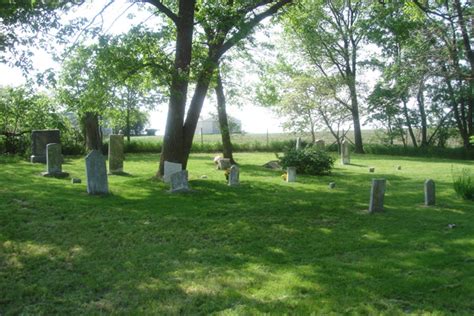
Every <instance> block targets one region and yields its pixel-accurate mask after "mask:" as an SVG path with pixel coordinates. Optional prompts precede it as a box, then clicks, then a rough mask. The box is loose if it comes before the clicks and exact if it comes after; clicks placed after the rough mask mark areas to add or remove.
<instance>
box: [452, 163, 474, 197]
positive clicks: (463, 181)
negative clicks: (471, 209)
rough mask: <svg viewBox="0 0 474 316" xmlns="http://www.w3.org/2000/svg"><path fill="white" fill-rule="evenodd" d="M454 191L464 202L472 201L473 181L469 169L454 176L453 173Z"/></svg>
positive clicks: (473, 192) (473, 194)
mask: <svg viewBox="0 0 474 316" xmlns="http://www.w3.org/2000/svg"><path fill="white" fill-rule="evenodd" d="M453 187H454V191H456V193H457V194H458V195H459V196H460V197H462V198H463V199H464V200H471V201H474V181H472V178H471V172H470V171H469V169H466V168H464V169H462V170H461V172H460V173H458V174H457V175H454V172H453Z"/></svg>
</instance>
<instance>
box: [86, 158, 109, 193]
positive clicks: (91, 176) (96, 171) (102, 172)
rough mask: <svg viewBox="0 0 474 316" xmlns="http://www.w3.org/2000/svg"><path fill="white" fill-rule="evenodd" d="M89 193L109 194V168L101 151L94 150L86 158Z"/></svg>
mask: <svg viewBox="0 0 474 316" xmlns="http://www.w3.org/2000/svg"><path fill="white" fill-rule="evenodd" d="M86 178H87V193H89V194H108V193H109V183H108V179H107V166H106V164H105V158H104V156H103V155H102V153H101V152H100V151H99V150H92V151H91V152H90V153H89V154H88V155H87V157H86Z"/></svg>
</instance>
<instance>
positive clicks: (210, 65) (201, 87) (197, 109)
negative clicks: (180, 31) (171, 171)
mask: <svg viewBox="0 0 474 316" xmlns="http://www.w3.org/2000/svg"><path fill="white" fill-rule="evenodd" d="M209 56H212V52H210V53H209ZM203 67H204V68H203V69H202V70H201V72H200V74H199V77H198V80H197V84H196V88H195V90H194V95H193V99H192V100H191V104H190V105H189V110H188V113H187V114H186V121H185V122H184V130H183V136H184V147H183V149H184V152H183V160H182V161H183V162H182V163H183V168H186V166H187V163H188V158H189V154H190V153H191V147H192V146H193V138H194V133H195V132H196V126H197V122H198V120H199V115H200V114H201V110H202V105H203V103H204V99H205V98H206V94H207V90H208V89H209V84H210V83H211V78H212V74H213V73H214V71H215V69H216V68H217V61H216V60H213V59H212V57H208V60H207V61H205V62H204V66H203Z"/></svg>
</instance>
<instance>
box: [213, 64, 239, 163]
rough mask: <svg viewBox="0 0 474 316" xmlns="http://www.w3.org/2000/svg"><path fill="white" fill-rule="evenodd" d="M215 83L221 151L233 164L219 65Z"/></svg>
mask: <svg viewBox="0 0 474 316" xmlns="http://www.w3.org/2000/svg"><path fill="white" fill-rule="evenodd" d="M216 73H217V76H216V80H217V84H216V88H215V91H216V96H217V116H218V117H219V125H220V128H221V136H222V147H223V148H222V151H223V155H224V158H228V159H230V163H231V164H235V163H236V162H235V160H234V157H233V155H232V142H231V140H230V128H229V120H228V117H227V110H226V101H225V94H224V86H223V85H222V78H221V74H220V70H219V67H217V71H216Z"/></svg>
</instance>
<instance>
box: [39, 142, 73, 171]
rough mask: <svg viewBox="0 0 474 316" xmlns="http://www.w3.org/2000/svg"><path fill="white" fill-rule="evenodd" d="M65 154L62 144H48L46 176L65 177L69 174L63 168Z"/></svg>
mask: <svg viewBox="0 0 474 316" xmlns="http://www.w3.org/2000/svg"><path fill="white" fill-rule="evenodd" d="M62 163H63V156H62V153H61V144H48V145H46V172H43V173H42V175H43V176H45V177H55V178H65V177H67V176H68V175H69V174H68V173H67V172H63V170H62Z"/></svg>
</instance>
